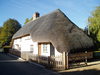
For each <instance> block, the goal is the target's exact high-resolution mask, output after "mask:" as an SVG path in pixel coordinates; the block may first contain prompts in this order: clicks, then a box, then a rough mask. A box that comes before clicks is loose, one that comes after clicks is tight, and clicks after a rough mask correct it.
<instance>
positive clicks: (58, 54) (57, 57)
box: [55, 48, 62, 61]
mask: <svg viewBox="0 0 100 75" xmlns="http://www.w3.org/2000/svg"><path fill="white" fill-rule="evenodd" d="M55 60H56V61H62V53H60V52H58V51H57V49H56V48H55Z"/></svg>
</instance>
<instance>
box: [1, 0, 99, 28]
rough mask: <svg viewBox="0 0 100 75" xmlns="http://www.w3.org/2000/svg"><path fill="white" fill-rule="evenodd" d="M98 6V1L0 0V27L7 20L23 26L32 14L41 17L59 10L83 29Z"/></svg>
mask: <svg viewBox="0 0 100 75" xmlns="http://www.w3.org/2000/svg"><path fill="white" fill-rule="evenodd" d="M99 5H100V0H0V26H2V25H3V23H4V22H5V21H6V20H7V19H9V18H14V19H16V20H17V21H18V22H19V23H20V24H21V25H22V26H23V25H24V22H25V19H26V18H31V17H32V15H33V13H34V12H36V11H38V12H39V13H40V16H42V15H45V14H48V13H50V12H52V11H54V10H55V9H58V8H59V9H61V10H62V11H63V12H64V13H65V14H66V16H67V17H69V19H70V20H71V21H72V22H74V23H75V24H76V25H77V26H79V27H80V28H84V27H85V26H86V25H87V19H88V17H89V16H90V15H91V12H92V11H93V10H94V9H95V7H96V6H99Z"/></svg>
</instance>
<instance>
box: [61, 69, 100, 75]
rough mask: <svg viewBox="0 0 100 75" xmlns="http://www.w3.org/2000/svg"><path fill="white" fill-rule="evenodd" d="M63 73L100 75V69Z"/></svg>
mask: <svg viewBox="0 0 100 75" xmlns="http://www.w3.org/2000/svg"><path fill="white" fill-rule="evenodd" d="M60 74H61V75H100V70H96V69H90V70H83V71H73V72H61V73H60Z"/></svg>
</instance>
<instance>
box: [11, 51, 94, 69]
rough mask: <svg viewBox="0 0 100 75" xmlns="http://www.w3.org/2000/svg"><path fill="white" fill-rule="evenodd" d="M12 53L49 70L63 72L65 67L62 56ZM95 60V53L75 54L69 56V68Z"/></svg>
mask: <svg viewBox="0 0 100 75" xmlns="http://www.w3.org/2000/svg"><path fill="white" fill-rule="evenodd" d="M10 53H12V54H14V55H17V56H21V57H22V58H24V59H26V60H29V61H34V62H36V63H39V64H43V65H45V66H47V67H49V68H52V69H54V70H63V69H64V65H63V62H64V61H63V57H62V56H56V57H50V56H49V57H46V56H38V55H35V54H32V53H30V52H28V53H27V52H23V53H20V52H19V51H16V50H13V51H12V50H10ZM91 58H93V52H86V53H85V52H84V53H74V54H69V55H68V65H67V66H68V67H69V68H70V64H73V63H77V62H84V63H85V64H87V59H91ZM65 60H67V59H65Z"/></svg>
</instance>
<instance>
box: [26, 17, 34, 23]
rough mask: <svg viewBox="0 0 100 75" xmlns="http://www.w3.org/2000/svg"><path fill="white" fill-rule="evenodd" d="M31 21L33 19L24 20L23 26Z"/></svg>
mask: <svg viewBox="0 0 100 75" xmlns="http://www.w3.org/2000/svg"><path fill="white" fill-rule="evenodd" d="M32 19H33V18H30V19H29V18H26V20H25V22H24V24H26V23H28V22H30V21H32Z"/></svg>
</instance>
